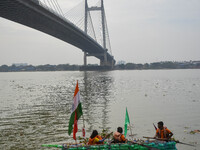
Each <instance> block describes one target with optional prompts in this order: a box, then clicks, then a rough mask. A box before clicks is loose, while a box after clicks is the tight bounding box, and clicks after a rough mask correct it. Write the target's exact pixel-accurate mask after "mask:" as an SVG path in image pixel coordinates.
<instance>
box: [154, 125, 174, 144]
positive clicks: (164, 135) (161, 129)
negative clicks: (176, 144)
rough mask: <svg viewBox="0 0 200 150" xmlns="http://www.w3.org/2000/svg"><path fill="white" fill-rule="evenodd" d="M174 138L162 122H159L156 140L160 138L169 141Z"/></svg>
mask: <svg viewBox="0 0 200 150" xmlns="http://www.w3.org/2000/svg"><path fill="white" fill-rule="evenodd" d="M172 136H173V133H172V132H171V131H170V130H169V129H167V127H165V126H164V123H163V122H162V121H160V122H158V129H157V130H156V135H155V137H154V138H160V139H162V140H169V139H170V138H171V137H172Z"/></svg>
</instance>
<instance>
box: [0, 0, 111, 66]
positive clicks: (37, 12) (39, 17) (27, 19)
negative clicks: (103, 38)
mask: <svg viewBox="0 0 200 150" xmlns="http://www.w3.org/2000/svg"><path fill="white" fill-rule="evenodd" d="M0 16H1V17H3V18H6V19H9V20H12V21H14V22H18V23H20V24H23V25H26V26H28V27H31V28H34V29H36V30H39V31H42V32H44V33H46V34H49V35H51V36H53V37H56V38H58V39H60V40H63V41H65V42H67V43H70V44H72V45H74V46H76V47H78V48H80V49H81V50H83V51H85V52H87V53H88V54H92V55H94V56H95V57H97V58H98V59H100V60H103V59H104V58H103V55H99V54H103V53H104V51H105V50H104V49H103V47H102V46H101V45H100V44H98V43H97V42H96V41H95V40H94V39H92V38H91V37H90V36H88V35H87V34H85V33H84V32H83V31H82V30H81V29H79V28H77V27H76V26H75V25H74V24H72V23H71V22H69V21H68V20H66V19H65V18H62V17H60V16H58V15H56V14H54V13H52V12H51V11H49V10H48V9H46V8H44V7H42V6H40V5H38V4H37V3H35V2H33V1H31V0H1V1H0ZM107 57H108V58H107V59H108V61H109V62H112V60H114V59H113V57H112V56H111V55H110V54H109V53H107Z"/></svg>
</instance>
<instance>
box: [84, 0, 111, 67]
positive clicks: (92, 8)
mask: <svg viewBox="0 0 200 150" xmlns="http://www.w3.org/2000/svg"><path fill="white" fill-rule="evenodd" d="M89 11H101V20H102V33H103V48H104V50H105V51H104V53H103V54H99V55H103V56H104V59H102V60H100V65H101V66H106V65H108V62H107V51H108V50H107V48H106V24H105V10H104V3H103V0H101V6H100V7H97V6H95V7H88V3H87V0H85V28H84V31H85V33H86V34H87V25H88V12H89ZM87 56H91V55H87V53H86V52H84V66H86V65H87Z"/></svg>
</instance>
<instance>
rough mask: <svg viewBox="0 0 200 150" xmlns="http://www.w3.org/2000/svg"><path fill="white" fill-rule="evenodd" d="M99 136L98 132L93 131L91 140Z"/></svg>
mask: <svg viewBox="0 0 200 150" xmlns="http://www.w3.org/2000/svg"><path fill="white" fill-rule="evenodd" d="M97 135H98V132H97V130H93V131H92V134H91V136H90V138H91V139H93V138H94V137H95V136H97Z"/></svg>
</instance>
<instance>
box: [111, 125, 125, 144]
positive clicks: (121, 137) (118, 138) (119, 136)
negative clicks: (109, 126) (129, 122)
mask: <svg viewBox="0 0 200 150" xmlns="http://www.w3.org/2000/svg"><path fill="white" fill-rule="evenodd" d="M122 132H123V129H122V128H121V127H118V128H117V131H116V132H115V133H114V134H113V138H114V141H113V142H112V143H125V142H127V139H126V138H125V136H124V135H123V134H122Z"/></svg>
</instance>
